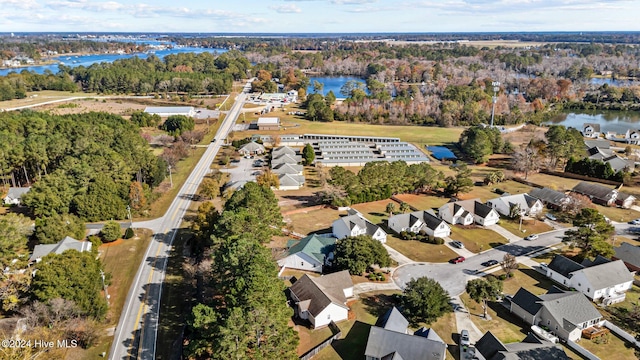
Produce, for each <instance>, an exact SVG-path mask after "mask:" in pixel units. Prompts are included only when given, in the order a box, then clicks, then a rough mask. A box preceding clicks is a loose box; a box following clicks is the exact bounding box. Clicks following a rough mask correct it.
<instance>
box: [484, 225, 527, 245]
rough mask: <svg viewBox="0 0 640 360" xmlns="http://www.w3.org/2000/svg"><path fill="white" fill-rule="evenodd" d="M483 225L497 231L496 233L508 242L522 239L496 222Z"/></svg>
mask: <svg viewBox="0 0 640 360" xmlns="http://www.w3.org/2000/svg"><path fill="white" fill-rule="evenodd" d="M485 227H486V228H487V229H489V230H491V231H493V232H496V233H498V235H500V236H502V237H503V238H505V239H507V240H509V242H510V243H513V242H516V241H520V240H522V238H521V237H520V236H518V235H514V234H513V233H512V232H511V231H509V230H507V229H505V228H503V227H502V226H500V225H498V224H494V225H489V226H485Z"/></svg>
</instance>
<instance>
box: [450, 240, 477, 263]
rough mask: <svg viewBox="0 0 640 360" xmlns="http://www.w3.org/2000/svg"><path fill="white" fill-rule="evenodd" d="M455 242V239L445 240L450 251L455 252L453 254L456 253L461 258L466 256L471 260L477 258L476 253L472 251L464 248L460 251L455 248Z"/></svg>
mask: <svg viewBox="0 0 640 360" xmlns="http://www.w3.org/2000/svg"><path fill="white" fill-rule="evenodd" d="M452 241H454V240H453V239H451V238H450V237H446V238H444V245H445V246H446V247H448V248H449V249H451V250H453V252H455V253H456V254H458V255H460V256H464V257H465V258H467V259H468V258H470V257H472V256H476V255H477V254H476V253H472V252H471V251H469V250H467V249H465V248H462V249H460V248H459V247H456V246H453V245H452V244H451V242H452Z"/></svg>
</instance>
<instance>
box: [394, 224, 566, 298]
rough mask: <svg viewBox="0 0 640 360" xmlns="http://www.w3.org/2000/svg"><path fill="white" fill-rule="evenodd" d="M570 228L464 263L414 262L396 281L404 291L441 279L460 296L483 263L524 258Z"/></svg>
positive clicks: (399, 271) (398, 273) (397, 272)
mask: <svg viewBox="0 0 640 360" xmlns="http://www.w3.org/2000/svg"><path fill="white" fill-rule="evenodd" d="M566 230H567V229H561V230H554V231H550V232H547V233H543V234H540V237H539V238H538V239H537V240H534V241H527V240H520V241H517V242H513V243H510V244H505V245H502V246H498V247H496V248H493V249H491V250H488V251H485V252H483V253H481V254H477V255H475V256H473V257H471V258H469V259H467V260H466V261H465V262H463V263H460V264H449V263H446V264H431V263H412V264H408V265H404V266H400V267H398V268H397V269H396V270H395V271H394V273H393V280H394V281H395V283H396V284H397V285H398V287H400V288H401V289H403V288H404V287H405V285H406V284H407V282H409V281H410V280H411V279H412V278H419V277H423V276H427V277H429V278H432V279H434V280H437V281H438V282H439V283H440V285H442V287H443V288H444V289H445V290H447V291H448V292H449V294H450V295H452V296H456V295H460V294H462V293H463V292H464V288H465V285H466V283H467V281H469V280H471V279H473V278H474V277H476V276H477V275H476V271H477V270H481V269H483V266H482V265H480V264H481V263H483V262H485V261H487V260H492V259H493V260H498V261H502V258H503V257H504V255H505V254H506V253H509V254H512V255H515V256H522V255H525V254H528V253H531V252H534V251H537V250H542V249H544V248H546V247H548V246H551V245H554V244H557V243H559V242H560V241H562V237H563V236H564V233H565V231H566Z"/></svg>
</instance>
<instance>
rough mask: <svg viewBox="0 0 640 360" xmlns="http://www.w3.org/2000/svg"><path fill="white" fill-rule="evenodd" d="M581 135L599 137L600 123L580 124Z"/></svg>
mask: <svg viewBox="0 0 640 360" xmlns="http://www.w3.org/2000/svg"><path fill="white" fill-rule="evenodd" d="M582 136H584V137H588V138H592V139H597V138H599V137H600V124H590V123H584V124H583V125H582Z"/></svg>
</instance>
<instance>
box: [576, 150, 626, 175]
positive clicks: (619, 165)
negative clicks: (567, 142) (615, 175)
mask: <svg viewBox="0 0 640 360" xmlns="http://www.w3.org/2000/svg"><path fill="white" fill-rule="evenodd" d="M587 157H588V158H589V159H591V160H598V161H602V162H604V163H607V164H609V166H611V169H612V170H613V172H618V171H629V170H633V169H634V167H635V163H634V161H633V160H628V159H623V158H621V157H620V156H618V155H617V154H616V153H615V151H613V150H611V149H610V148H609V147H606V148H603V147H600V146H594V147H590V148H588V149H587Z"/></svg>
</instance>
